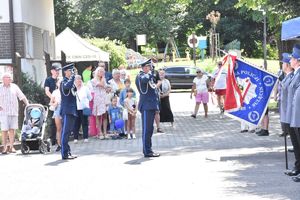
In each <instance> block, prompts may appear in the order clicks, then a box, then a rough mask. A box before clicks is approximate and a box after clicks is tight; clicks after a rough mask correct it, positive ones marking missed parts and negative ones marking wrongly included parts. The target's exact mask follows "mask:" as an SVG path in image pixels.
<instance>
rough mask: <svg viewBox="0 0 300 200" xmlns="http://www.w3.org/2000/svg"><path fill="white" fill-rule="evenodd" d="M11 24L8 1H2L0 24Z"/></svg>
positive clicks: (0, 3) (0, 0) (0, 5)
mask: <svg viewBox="0 0 300 200" xmlns="http://www.w3.org/2000/svg"><path fill="white" fill-rule="evenodd" d="M8 22H9V6H8V0H0V23H8Z"/></svg>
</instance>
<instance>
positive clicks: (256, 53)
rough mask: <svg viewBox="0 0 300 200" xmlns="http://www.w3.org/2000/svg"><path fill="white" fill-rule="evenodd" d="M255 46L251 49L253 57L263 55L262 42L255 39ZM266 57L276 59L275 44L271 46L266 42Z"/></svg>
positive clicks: (276, 50)
mask: <svg viewBox="0 0 300 200" xmlns="http://www.w3.org/2000/svg"><path fill="white" fill-rule="evenodd" d="M255 44H256V48H255V50H254V51H253V57H254V58H262V57H263V56H264V49H263V44H262V42H261V41H255ZM267 59H273V60H277V59H278V49H277V48H276V46H271V45H270V44H267Z"/></svg>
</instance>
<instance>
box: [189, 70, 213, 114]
mask: <svg viewBox="0 0 300 200" xmlns="http://www.w3.org/2000/svg"><path fill="white" fill-rule="evenodd" d="M196 72H197V76H196V77H195V78H194V80H193V86H192V91H191V99H192V97H193V94H194V96H195V100H196V105H195V109H194V113H193V114H192V115H191V117H193V118H196V116H197V113H198V110H199V106H200V104H201V103H203V107H204V116H205V118H206V117H207V112H208V106H207V103H208V100H209V94H208V86H209V78H208V77H207V76H206V75H205V74H204V73H203V71H202V70H201V69H199V68H198V69H197V70H196Z"/></svg>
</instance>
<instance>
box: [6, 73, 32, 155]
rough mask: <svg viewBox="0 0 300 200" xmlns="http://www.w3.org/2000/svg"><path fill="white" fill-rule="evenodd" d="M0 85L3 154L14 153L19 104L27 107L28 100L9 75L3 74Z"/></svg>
mask: <svg viewBox="0 0 300 200" xmlns="http://www.w3.org/2000/svg"><path fill="white" fill-rule="evenodd" d="M2 81H3V83H2V84H1V85H0V125H1V130H2V143H3V151H2V153H3V154H6V153H8V152H10V153H15V152H16V150H15V148H14V146H13V145H14V142H15V130H16V129H17V128H18V115H19V103H18V99H19V100H22V101H23V102H24V103H25V105H28V100H27V98H26V97H25V95H24V93H23V92H22V91H21V90H20V88H19V87H18V86H17V85H16V84H14V83H12V76H11V74H10V73H4V74H3V76H2ZM7 136H8V137H9V144H7Z"/></svg>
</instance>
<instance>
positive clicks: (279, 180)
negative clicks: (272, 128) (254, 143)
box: [219, 152, 300, 200]
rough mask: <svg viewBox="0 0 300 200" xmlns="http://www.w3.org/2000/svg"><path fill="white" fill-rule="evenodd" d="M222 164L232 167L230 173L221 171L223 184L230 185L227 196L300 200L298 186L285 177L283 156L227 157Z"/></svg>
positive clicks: (228, 170)
mask: <svg viewBox="0 0 300 200" xmlns="http://www.w3.org/2000/svg"><path fill="white" fill-rule="evenodd" d="M221 160H222V162H223V161H224V162H229V163H232V164H233V167H232V168H231V169H226V170H221V171H219V172H221V173H225V174H226V177H225V180H224V181H225V182H228V183H230V184H229V185H228V186H227V187H226V192H228V193H239V194H245V193H247V194H250V195H256V196H259V197H265V198H266V199H290V200H296V199H297V200H298V199H299V194H300V192H299V183H295V182H293V181H292V179H291V177H289V176H287V175H285V174H284V171H285V166H284V157H283V153H282V152H256V153H253V154H249V155H237V156H228V157H226V156H225V157H223V158H222V159H221ZM291 161H292V160H291ZM234 166H237V167H234ZM290 166H291V165H290Z"/></svg>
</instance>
